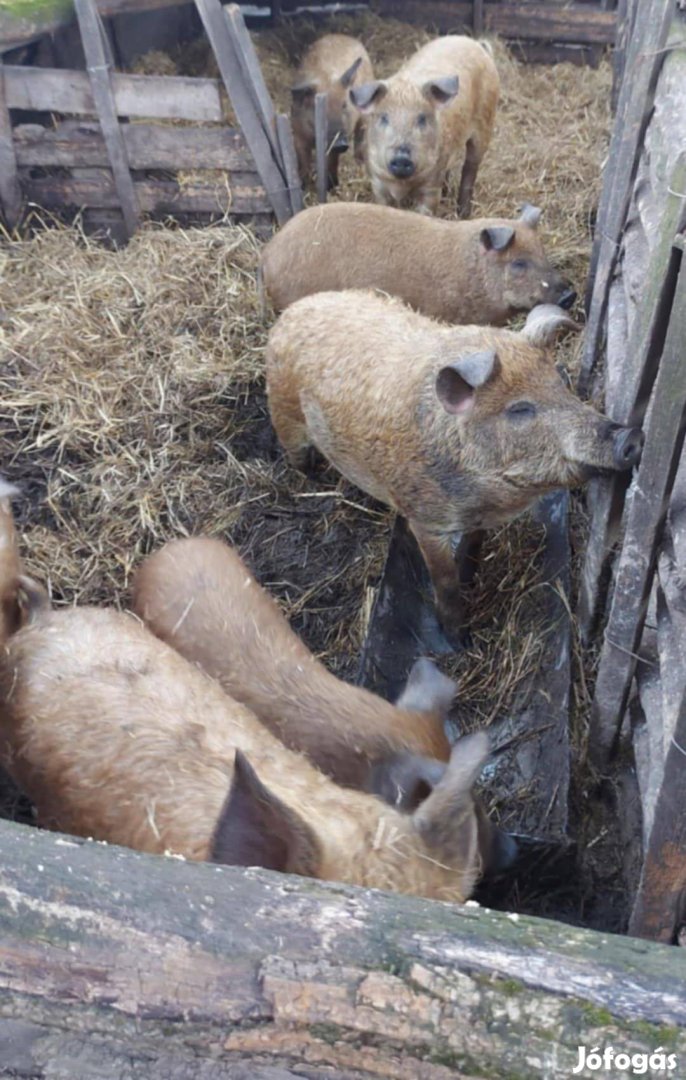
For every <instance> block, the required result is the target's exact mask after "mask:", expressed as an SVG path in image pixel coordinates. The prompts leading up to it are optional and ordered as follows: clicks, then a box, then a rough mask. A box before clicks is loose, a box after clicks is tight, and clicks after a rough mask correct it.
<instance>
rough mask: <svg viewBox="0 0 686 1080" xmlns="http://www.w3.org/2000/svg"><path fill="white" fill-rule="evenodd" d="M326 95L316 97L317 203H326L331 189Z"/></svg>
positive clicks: (315, 153) (315, 156)
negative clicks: (327, 154)
mask: <svg viewBox="0 0 686 1080" xmlns="http://www.w3.org/2000/svg"><path fill="white" fill-rule="evenodd" d="M326 102H327V95H326V94H315V95H314V158H315V166H316V175H317V202H320V203H325V202H326V195H327V191H328V188H329V172H328V166H327V161H326V151H327V149H328V146H327V143H328V120H327V116H326Z"/></svg>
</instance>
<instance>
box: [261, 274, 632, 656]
mask: <svg viewBox="0 0 686 1080" xmlns="http://www.w3.org/2000/svg"><path fill="white" fill-rule="evenodd" d="M574 325H575V324H574V323H573V322H572V320H571V319H570V318H569V317H568V316H567V315H566V314H565V312H563V311H562V310H561V309H560V308H558V307H555V306H552V305H546V304H544V305H541V306H539V307H536V308H534V309H533V311H532V312H530V314H529V316H528V318H527V322H526V326H525V327H524V328H523V329H522V330H521V331H519V332H513V331H511V330H500V329H495V328H491V327H483V326H445V325H442V324H440V323H437V322H434V321H433V320H432V319H429V318H427V317H426V316H425V315H420V314H418V313H417V312H414V311H412V310H411V309H410V308H408V307H406V306H405V305H404V304H402V303H401V302H400V301H399V300H395V299H391V298H388V297H384V296H380V295H377V294H375V293H372V292H363V291H348V292H339V293H318V294H317V295H315V296H309V297H305V299H303V300H298V301H297V302H296V303H295V304H292V305H291V306H290V307H288V308H287V309H286V311H284V313H283V314H282V315H281V316H280V317H279V319H278V320H277V322H276V324H275V325H274V327H273V329H272V331H271V334H270V337H269V341H268V345H267V391H268V397H269V409H270V412H271V417H272V421H273V424H274V427H275V429H276V432H277V435H278V437H279V439H280V441H281V443H282V445H283V446H284V448H285V450H286V451H287V453H288V455H289V457H290V459H291V461H292V462H293V464H294V465H296V466H299V467H303V466H305V465H306V464H307V461H308V458H309V452H310V449H311V448H312V447H314V448H316V449H317V450H318V451H319V452H320V453H322V454H323V455H324V456H325V457H326V458H327V459H328V460H329V461H330V462H331V463H332V464H333V465H335V466H336V468H337V469H338V470H339V471H340V472H342V473H343V475H344V476H346V477H347V478H348V480H350V481H352V483H354V484H357V485H358V487H360V488H362V489H363V490H364V491H367V492H368V493H369V494H370V495H372V496H374V497H375V498H377V499H379V500H381V501H382V502H384V503H387V504H388V505H390V506H392V507H394V508H395V509H396V510H397V511H398V512H399V513H401V514H402V515H403V516H404V517H406V518H407V520H408V522H409V525H410V527H411V529H412V531H413V532H414V535H415V537H416V539H417V541H418V543H419V546H420V548H421V551H422V554H423V556H424V559H425V561H426V563H427V566H428V569H429V571H430V574H431V578H432V581H433V585H434V589H435V592H436V600H437V608H438V614H439V617H440V620H441V622H442V624H443V628H444V630H445V631H446V634H447V635H448V637H450V638H452V639H453V640H459V639H460V636H461V628H462V618H461V613H460V605H459V593H460V587H459V577H458V571H457V567H456V564H455V560H454V558H453V545H454V543H455V540H456V536H457V534H464V533H471V532H478V531H479V530H482V529H488V528H494V527H497V526H500V525H503V524H504V523H506V522H508V521H510V520H511V519H512V518H514V517H516V516H517V515H518V514H520V513H521V512H522V511H523V510H526V508H527V507H529V506H530V505H531V504H532V503H533V502H534V501H535V500H536V499H538V498H539V496H541V495H543V494H545V493H546V492H549V491H551V490H554V489H555V488H559V487H574V486H576V485H578V484H581V483H583V482H584V481H585V480H587V479H588V478H589V477H590V476H593V475H594V474H596V473H602V472H605V471H616V470H624V469H630V468H632V467H633V466H634V465H635V464H636V463H637V462H638V460H639V458H640V454H641V447H642V434H641V432H640V430H638V429H634V428H627V427H621V426H620V425H619V424H614V423H612V421H610V420H607V419H606V418H605V417H603V416H601V415H600V414H599V413H598V412H596V411H595V409H593V408H592V407H591V406H590V405H587V404H584V403H583V402H581V401H580V400H579V399H578V398H577V397H575V396H574V394H572V393H571V392H570V390H569V389H568V388H567V386H566V385H565V383H564V381H563V379H562V377H561V376H560V374H559V373H558V372H557V370H556V368H555V365H554V363H553V358H552V354H551V349H550V347H549V346H550V345H551V344H552V342H553V340H554V338H555V335H556V334H557V333H558V332H559V331H560V329H562V328H564V327H568V326H574Z"/></svg>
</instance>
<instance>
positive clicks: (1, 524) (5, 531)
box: [0, 476, 21, 648]
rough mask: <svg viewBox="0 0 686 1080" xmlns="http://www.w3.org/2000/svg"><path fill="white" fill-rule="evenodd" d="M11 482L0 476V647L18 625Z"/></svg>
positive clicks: (17, 567) (14, 491) (17, 571)
mask: <svg viewBox="0 0 686 1080" xmlns="http://www.w3.org/2000/svg"><path fill="white" fill-rule="evenodd" d="M17 494H18V491H17V489H16V488H15V487H14V485H13V484H10V483H9V482H8V481H7V480H5V478H4V477H3V476H0V648H2V646H3V645H4V643H5V642H6V640H7V638H8V637H9V636H10V634H12V633H13V632H14V631H15V630H16V628H17V626H18V624H19V609H18V606H17V589H18V586H19V576H20V574H21V564H20V562H19V550H18V547H17V536H16V532H15V528H14V517H13V515H12V499H13V497H14V496H15V495H17Z"/></svg>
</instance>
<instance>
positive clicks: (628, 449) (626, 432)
mask: <svg viewBox="0 0 686 1080" xmlns="http://www.w3.org/2000/svg"><path fill="white" fill-rule="evenodd" d="M612 427H613V429H614V430H613V432H612V436H611V437H612V457H613V459H614V463H615V468H616V469H618V470H621V471H623V470H625V469H633V467H634V465H638V463H639V461H640V460H641V452H642V450H643V442H644V435H643V432H642V431H641V429H640V428H625V427H620V426H619V425H617V424H613V425H612Z"/></svg>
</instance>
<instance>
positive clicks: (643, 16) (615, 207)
mask: <svg viewBox="0 0 686 1080" xmlns="http://www.w3.org/2000/svg"><path fill="white" fill-rule="evenodd" d="M674 11H675V8H674V4H673V2H672V0H645V2H644V3H643V4H641V5H640V8H639V10H638V11H637V14H636V24H635V29H634V33H633V35H632V43H631V47H630V50H629V53H628V56H627V60H626V70H625V76H624V79H623V81H622V86H621V89H620V94H619V103H618V108H617V114H618V115H617V121H616V124H615V128H614V130H613V133H612V139H611V142H610V153H609V156H608V165H607V167H606V170H605V175H604V177H603V189H602V192H601V197H600V204H599V208H598V220H597V227H596V238H595V243H594V252H593V257H592V260H591V271H590V275H589V286H588V288H589V294H588V295H589V296H590V304H589V308H588V321H587V323H586V332H585V334H584V351H583V355H582V358H581V370H580V374H579V389H580V390H581V392H582V393H586V392H587V391H588V388H589V385H590V379H591V373H592V370H593V367H594V365H595V363H596V361H597V359H598V356H599V352H600V346H601V343H602V339H603V332H604V326H605V315H606V312H607V299H608V293H609V289H610V282H611V280H612V275H613V273H614V268H615V266H616V264H617V259H618V257H619V251H620V238H621V234H622V229H623V227H624V223H625V221H626V216H627V213H628V209H629V203H630V201H631V192H632V189H633V182H634V177H635V175H636V169H637V166H638V160H639V157H640V153H641V148H642V145H643V136H644V134H645V129H646V126H647V123H648V120H649V118H650V113H651V111H652V102H653V95H654V91H655V84H656V82H657V78H658V75H659V72H660V68H661V66H662V63H663V61H664V57H665V52H664V48H665V45H666V42H667V38H668V35H669V28H670V26H671V23H672V19H673V17H674Z"/></svg>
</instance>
